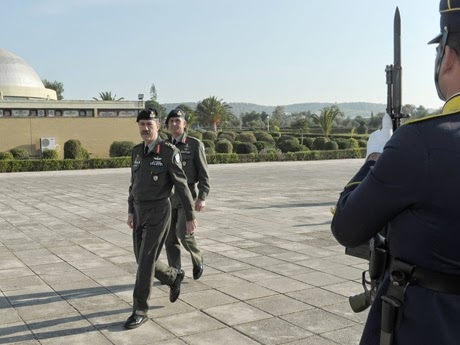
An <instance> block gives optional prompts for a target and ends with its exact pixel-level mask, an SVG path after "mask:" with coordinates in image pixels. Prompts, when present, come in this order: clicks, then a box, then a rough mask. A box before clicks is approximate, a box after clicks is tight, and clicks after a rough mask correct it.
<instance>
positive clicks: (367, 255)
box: [345, 7, 407, 313]
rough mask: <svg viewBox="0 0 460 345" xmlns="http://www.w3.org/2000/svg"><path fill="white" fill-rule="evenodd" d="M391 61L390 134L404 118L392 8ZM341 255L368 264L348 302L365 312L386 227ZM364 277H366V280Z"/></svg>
mask: <svg viewBox="0 0 460 345" xmlns="http://www.w3.org/2000/svg"><path fill="white" fill-rule="evenodd" d="M393 42H394V60H393V64H392V65H387V66H386V68H385V73H386V84H387V107H386V112H387V114H388V115H390V117H391V121H392V123H393V131H395V130H397V129H398V128H399V126H400V125H401V119H402V118H406V117H407V115H405V114H402V113H401V89H402V88H401V74H402V67H401V16H400V14H399V8H398V7H396V11H395V15H394V24H393ZM345 254H347V255H350V256H354V257H357V258H361V259H365V260H368V261H369V269H368V270H367V271H364V272H363V274H362V279H361V280H362V285H363V288H364V292H362V293H360V294H357V295H355V296H350V297H349V299H348V301H349V302H350V306H351V308H352V309H353V311H354V312H355V313H359V312H361V311H364V310H366V309H367V308H368V307H369V306H370V305H371V304H372V302H373V301H374V297H375V294H376V293H377V289H378V287H379V285H380V283H381V282H382V279H383V276H384V274H385V269H386V263H387V241H386V228H384V229H383V230H382V231H381V232H380V233H379V234H377V235H376V236H374V237H373V238H372V239H371V240H370V241H369V242H367V243H365V244H362V245H360V246H357V247H354V248H349V247H346V248H345ZM367 275H368V276H369V278H367Z"/></svg>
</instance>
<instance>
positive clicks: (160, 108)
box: [145, 100, 167, 125]
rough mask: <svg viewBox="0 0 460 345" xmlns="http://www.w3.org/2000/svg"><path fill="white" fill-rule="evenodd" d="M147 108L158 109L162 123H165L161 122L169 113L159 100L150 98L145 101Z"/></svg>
mask: <svg viewBox="0 0 460 345" xmlns="http://www.w3.org/2000/svg"><path fill="white" fill-rule="evenodd" d="M145 108H153V109H155V110H156V111H158V115H159V117H160V124H161V125H163V123H162V122H161V119H165V118H166V115H167V113H166V108H165V107H163V106H162V105H161V104H160V103H158V102H157V101H152V100H150V101H146V102H145Z"/></svg>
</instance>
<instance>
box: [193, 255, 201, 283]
mask: <svg viewBox="0 0 460 345" xmlns="http://www.w3.org/2000/svg"><path fill="white" fill-rule="evenodd" d="M202 274H203V259H201V262H200V263H199V264H198V265H193V279H195V280H198V279H200V277H201V275H202Z"/></svg>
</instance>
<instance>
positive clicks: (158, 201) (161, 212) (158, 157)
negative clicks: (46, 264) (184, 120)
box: [124, 109, 198, 329]
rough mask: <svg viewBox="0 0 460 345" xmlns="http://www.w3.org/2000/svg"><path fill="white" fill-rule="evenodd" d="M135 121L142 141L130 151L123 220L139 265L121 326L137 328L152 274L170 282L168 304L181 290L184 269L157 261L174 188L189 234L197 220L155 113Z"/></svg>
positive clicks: (151, 111) (176, 152) (144, 112)
mask: <svg viewBox="0 0 460 345" xmlns="http://www.w3.org/2000/svg"><path fill="white" fill-rule="evenodd" d="M137 123H138V125H139V133H140V135H141V137H142V139H143V142H142V143H141V144H139V145H137V146H135V147H134V148H133V150H132V153H131V185H130V187H129V197H128V221H127V223H128V226H129V227H130V228H132V229H133V244H134V254H135V256H136V262H137V265H138V268H137V274H136V282H135V285H134V292H133V313H132V315H131V316H130V317H129V318H128V320H127V321H126V322H125V324H124V327H125V328H128V329H130V328H136V327H139V326H140V325H142V324H143V323H144V322H145V321H147V320H148V317H147V313H148V309H149V306H148V299H149V297H150V290H151V288H152V284H153V276H155V278H157V279H158V280H160V281H161V282H162V283H163V284H166V285H169V286H170V294H169V299H170V301H171V302H175V301H176V300H177V298H178V297H179V294H180V286H181V282H182V280H183V279H184V277H185V272H184V271H183V270H180V269H176V268H174V267H169V266H167V265H166V264H164V263H162V262H160V261H157V260H158V257H159V255H160V251H161V248H162V247H163V244H164V242H165V240H166V235H167V232H168V230H169V224H170V220H171V203H170V201H169V197H170V196H171V190H172V188H173V186H174V188H175V193H176V194H177V195H178V197H179V198H180V200H181V203H182V205H183V208H184V213H185V218H186V229H187V231H188V232H193V231H194V230H195V228H196V227H197V224H198V223H197V221H196V219H195V215H194V211H193V198H192V195H191V193H190V190H189V188H188V186H187V178H186V176H185V174H184V171H183V170H182V161H181V156H180V152H179V150H177V149H176V148H175V147H174V146H173V145H171V144H169V143H167V142H165V141H163V140H162V139H161V138H160V137H159V135H158V130H159V129H160V123H159V119H158V113H157V111H156V110H154V109H145V110H142V111H141V112H140V113H139V115H138V116H137Z"/></svg>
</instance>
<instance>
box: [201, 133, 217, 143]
mask: <svg viewBox="0 0 460 345" xmlns="http://www.w3.org/2000/svg"><path fill="white" fill-rule="evenodd" d="M202 138H203V140H210V141H212V142H215V141H216V140H217V133H216V132H214V131H207V132H204V133H203V135H202Z"/></svg>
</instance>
